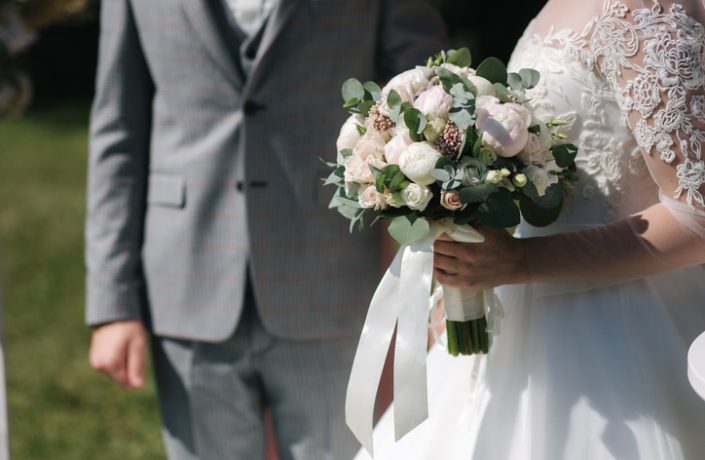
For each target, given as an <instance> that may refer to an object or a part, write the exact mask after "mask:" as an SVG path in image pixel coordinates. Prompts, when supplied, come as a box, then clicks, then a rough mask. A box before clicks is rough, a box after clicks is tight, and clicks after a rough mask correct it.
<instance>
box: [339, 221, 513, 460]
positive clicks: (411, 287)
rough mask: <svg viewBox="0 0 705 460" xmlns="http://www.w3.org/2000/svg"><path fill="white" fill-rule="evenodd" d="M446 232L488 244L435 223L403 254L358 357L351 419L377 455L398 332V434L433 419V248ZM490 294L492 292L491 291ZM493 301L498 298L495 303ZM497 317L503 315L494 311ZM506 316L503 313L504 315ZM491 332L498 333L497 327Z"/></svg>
mask: <svg viewBox="0 0 705 460" xmlns="http://www.w3.org/2000/svg"><path fill="white" fill-rule="evenodd" d="M442 233H445V234H447V235H449V236H450V237H451V238H453V239H454V240H455V241H460V242H482V241H484V237H483V236H482V234H480V233H479V232H478V231H477V230H475V229H473V228H472V227H470V226H462V227H459V226H457V225H454V224H453V223H452V221H449V220H447V221H441V222H437V223H434V224H433V226H432V229H431V231H430V232H429V234H428V235H427V236H426V237H425V238H423V239H421V240H420V241H417V242H415V243H413V244H411V245H406V246H403V247H401V248H400V249H399V251H398V252H397V254H396V256H395V257H394V260H393V262H392V264H391V266H390V267H389V269H388V270H387V272H386V273H385V274H384V277H383V278H382V281H381V282H380V283H379V286H377V290H376V291H375V294H374V296H373V297H372V301H371V302H370V307H369V309H368V311H367V318H366V319H365V325H364V326H363V329H362V334H361V335H360V341H359V343H358V346H357V351H356V353H355V359H354V361H353V366H352V370H351V373H350V380H349V382H348V389H347V395H346V400H345V418H346V422H347V424H348V426H349V427H350V429H351V430H352V432H353V434H354V435H355V437H356V438H357V439H358V441H360V443H361V444H362V446H363V447H364V448H365V449H366V450H367V452H369V454H370V455H373V452H374V450H373V441H372V431H373V417H374V406H375V401H376V399H377V389H378V387H379V382H380V378H381V376H382V370H383V368H384V362H385V359H386V357H387V352H388V351H389V347H390V344H391V341H392V336H393V334H394V328H395V326H396V328H397V339H396V348H395V354H394V402H395V404H394V432H395V433H394V434H395V438H396V440H399V439H401V438H402V437H403V436H404V435H406V434H407V433H408V432H410V431H411V430H413V429H414V428H416V427H417V426H418V425H419V424H420V423H421V422H423V421H424V420H426V418H428V389H427V383H426V354H427V346H428V314H429V309H430V307H433V305H430V306H429V301H430V300H431V299H436V300H437V296H435V295H433V292H432V285H433V243H434V242H435V240H436V238H437V237H438V236H439V235H440V234H442ZM486 292H490V293H491V291H486ZM483 297H484V299H485V301H484V302H483V304H484V305H483V308H485V306H486V305H488V304H492V306H494V307H495V310H496V306H497V304H498V302H496V300H495V299H494V294H491V295H484V296H483ZM490 297H491V298H492V299H490ZM489 316H492V317H493V318H494V317H496V316H498V315H497V312H496V311H495V312H494V313H493V312H489V313H488V320H489V319H490V318H489ZM499 316H501V312H500V314H499ZM490 329H492V330H493V331H494V330H498V327H497V326H496V322H495V321H493V322H492V325H491V326H490V323H489V321H488V332H489V331H490Z"/></svg>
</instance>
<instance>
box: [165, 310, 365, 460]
mask: <svg viewBox="0 0 705 460" xmlns="http://www.w3.org/2000/svg"><path fill="white" fill-rule="evenodd" d="M354 344H355V340H354V339H350V338H342V339H332V340H306V341H296V340H288V339H281V338H277V337H275V336H272V335H271V334H270V333H269V332H267V331H266V330H265V329H264V327H263V325H262V323H261V321H260V319H259V318H258V316H257V313H256V311H255V307H254V305H253V304H252V301H251V300H250V301H248V302H247V304H246V306H245V309H244V313H243V318H242V320H241V321H240V323H239V325H238V328H237V330H236V332H235V334H234V335H233V336H232V337H230V338H229V339H228V340H227V341H225V342H223V343H218V344H212V343H206V342H190V341H184V340H176V339H168V338H157V339H155V344H154V347H153V349H154V362H155V369H156V374H157V381H158V383H159V389H160V391H159V397H160V408H161V411H162V416H163V418H164V421H165V428H164V435H165V439H166V445H167V450H168V452H169V458H170V459H171V460H195V459H196V458H199V459H208V460H232V459H248V460H249V459H254V460H256V459H261V458H264V425H263V421H262V412H263V410H264V405H265V404H266V405H267V406H269V407H270V408H271V411H272V417H273V421H274V426H275V432H276V437H277V444H278V448H279V454H280V458H281V459H282V460H337V459H341V460H342V459H347V458H352V456H353V455H354V453H355V451H356V450H357V448H358V444H357V442H356V441H355V440H354V438H353V436H352V434H351V433H350V432H349V431H348V430H347V428H346V426H345V421H344V410H343V401H344V392H345V382H346V380H347V377H348V371H349V368H350V365H351V363H352V357H353V352H354Z"/></svg>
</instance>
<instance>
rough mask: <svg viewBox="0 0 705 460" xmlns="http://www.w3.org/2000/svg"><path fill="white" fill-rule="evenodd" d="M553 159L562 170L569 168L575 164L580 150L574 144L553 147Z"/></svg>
mask: <svg viewBox="0 0 705 460" xmlns="http://www.w3.org/2000/svg"><path fill="white" fill-rule="evenodd" d="M551 153H553V158H555V159H556V164H557V165H558V166H559V167H561V168H568V167H570V165H572V164H573V163H574V162H575V157H576V156H577V155H578V148H577V147H576V146H575V145H573V144H561V145H554V146H553V147H551Z"/></svg>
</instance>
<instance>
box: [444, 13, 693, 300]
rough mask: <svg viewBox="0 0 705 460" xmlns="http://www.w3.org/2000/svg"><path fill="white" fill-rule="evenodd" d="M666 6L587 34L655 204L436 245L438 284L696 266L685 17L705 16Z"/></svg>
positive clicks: (633, 274) (478, 284)
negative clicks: (534, 234) (605, 217)
mask: <svg viewBox="0 0 705 460" xmlns="http://www.w3.org/2000/svg"><path fill="white" fill-rule="evenodd" d="M632 3H634V2H632ZM667 3H668V2H662V5H664V6H663V10H662V11H657V10H655V9H651V5H653V4H649V5H650V7H649V9H642V10H640V13H641V15H640V14H633V13H634V11H632V12H624V13H625V14H624V16H619V14H618V13H616V12H613V13H612V16H611V17H610V18H609V19H610V20H611V21H612V22H611V23H610V24H607V23H605V25H606V27H601V28H598V29H597V32H596V35H595V36H594V37H593V44H594V45H595V46H596V49H595V50H594V51H595V52H596V55H597V57H598V58H599V60H598V63H599V65H600V69H601V71H602V73H603V74H604V76H605V78H606V79H607V80H608V81H609V82H610V83H611V84H612V86H613V87H614V89H615V93H616V96H617V99H618V100H619V102H620V105H621V106H622V107H623V109H624V111H625V114H626V115H627V117H628V120H629V125H630V127H631V128H632V131H633V132H634V135H635V137H636V139H637V141H638V142H639V144H640V146H641V147H642V150H643V151H644V158H645V161H646V163H647V165H648V167H649V171H650V172H651V175H652V177H653V179H654V181H655V182H656V183H657V184H658V186H659V189H660V192H661V202H660V203H659V204H656V205H654V206H652V207H650V208H648V209H645V210H643V211H642V212H639V213H637V214H635V215H633V216H630V217H629V218H627V219H624V220H622V221H618V222H615V223H613V224H610V225H606V226H602V227H598V228H594V229H589V230H585V231H581V232H576V233H567V234H560V235H555V236H548V237H539V238H529V239H525V240H518V239H514V238H511V237H509V236H508V235H506V233H504V232H503V231H499V230H492V229H484V230H483V232H484V233H485V236H486V238H487V242H486V243H485V244H478V245H471V244H460V243H453V242H449V241H439V242H438V243H437V244H436V263H435V265H436V276H437V277H438V279H439V281H441V282H442V283H444V284H449V285H454V286H461V287H475V288H485V287H491V286H496V285H500V284H512V283H522V282H527V281H534V282H569V281H591V280H606V279H608V280H619V279H633V278H638V277H643V276H647V275H651V274H655V273H659V272H663V271H667V270H670V269H673V268H679V267H686V266H690V265H696V264H701V263H705V162H703V159H702V156H703V155H705V151H704V150H705V149H703V145H704V144H705V70H704V63H703V59H705V58H704V57H703V56H705V54H704V52H705V32H704V31H703V26H702V24H700V23H699V22H698V21H696V20H695V19H693V18H694V17H700V18H702V17H705V15H703V7H702V6H701V5H700V4H699V2H696V1H690V2H685V3H684V2H679V3H678V4H677V6H676V7H675V8H674V9H671V4H670V3H668V4H667ZM630 6H634V5H630ZM636 18H638V19H636ZM610 26H613V27H610ZM600 34H604V35H603V36H600Z"/></svg>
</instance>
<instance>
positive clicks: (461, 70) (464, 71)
mask: <svg viewBox="0 0 705 460" xmlns="http://www.w3.org/2000/svg"><path fill="white" fill-rule="evenodd" d="M441 67H443V68H444V69H446V70H447V71H448V72H452V73H454V74H456V75H458V76H460V77H466V78H467V77H470V76H471V75H475V71H474V70H473V69H471V68H470V67H459V66H457V65H455V64H447V63H446V64H441Z"/></svg>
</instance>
